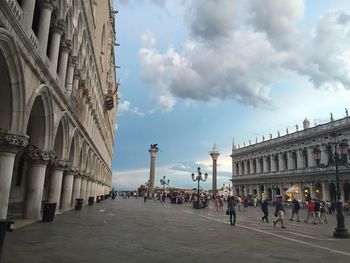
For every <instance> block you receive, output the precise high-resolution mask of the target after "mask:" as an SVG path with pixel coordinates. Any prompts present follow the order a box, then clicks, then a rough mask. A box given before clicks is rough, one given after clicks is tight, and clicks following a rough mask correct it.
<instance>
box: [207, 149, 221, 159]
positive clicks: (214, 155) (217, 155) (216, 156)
mask: <svg viewBox="0 0 350 263" xmlns="http://www.w3.org/2000/svg"><path fill="white" fill-rule="evenodd" d="M209 154H210V156H211V158H212V159H213V161H216V160H217V159H218V158H219V155H220V153H219V152H217V151H215V152H214V151H212V152H210V153H209Z"/></svg>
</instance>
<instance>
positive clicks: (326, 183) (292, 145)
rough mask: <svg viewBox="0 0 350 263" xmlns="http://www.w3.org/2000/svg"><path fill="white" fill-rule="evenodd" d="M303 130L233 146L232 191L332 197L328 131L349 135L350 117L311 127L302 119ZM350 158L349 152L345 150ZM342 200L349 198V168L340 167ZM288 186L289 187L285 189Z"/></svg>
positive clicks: (333, 186) (333, 179) (333, 181)
mask: <svg viewBox="0 0 350 263" xmlns="http://www.w3.org/2000/svg"><path fill="white" fill-rule="evenodd" d="M303 124H304V125H303V130H300V131H295V132H293V133H290V134H288V133H287V134H286V135H284V136H278V137H277V138H272V136H271V135H270V139H269V140H263V141H262V142H260V143H255V144H252V145H249V146H245V147H241V148H236V147H233V150H232V154H231V157H232V182H233V190H234V194H237V195H241V196H243V195H245V196H247V195H256V196H258V198H259V199H260V198H267V199H269V200H274V199H275V196H276V195H281V196H282V197H283V199H284V200H287V199H289V197H291V196H289V197H288V195H287V194H286V191H287V192H290V193H292V194H293V195H294V196H295V197H296V198H297V199H299V200H301V201H305V199H306V198H319V199H320V200H325V201H326V200H335V194H336V176H335V167H334V165H328V164H329V162H330V157H331V156H332V155H331V153H332V152H333V148H332V146H331V145H330V144H329V142H330V141H331V138H330V137H331V136H330V135H331V134H332V133H335V132H336V133H338V134H341V135H340V136H339V138H340V139H342V140H343V139H347V140H349V139H350V117H348V116H347V117H345V118H342V119H339V120H333V118H332V119H331V121H330V122H328V123H325V124H321V125H317V126H315V127H310V123H309V121H308V120H307V119H305V120H304V123H303ZM315 149H317V151H318V152H320V155H321V156H320V157H321V159H320V161H316V160H317V158H316V159H315V158H314V150H315ZM348 158H349V154H348ZM339 175H340V176H339V178H340V191H341V197H342V201H344V200H346V201H349V200H350V169H348V168H346V167H345V166H340V167H339ZM288 190H289V191H288Z"/></svg>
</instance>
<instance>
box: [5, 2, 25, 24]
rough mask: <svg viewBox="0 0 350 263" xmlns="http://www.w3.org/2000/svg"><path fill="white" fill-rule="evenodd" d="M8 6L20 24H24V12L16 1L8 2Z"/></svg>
mask: <svg viewBox="0 0 350 263" xmlns="http://www.w3.org/2000/svg"><path fill="white" fill-rule="evenodd" d="M6 2H7V4H8V5H9V7H10V8H11V10H12V12H13V14H14V15H15V17H16V18H17V20H18V22H20V23H22V21H23V11H22V9H21V7H20V6H19V4H18V3H17V1H16V0H6Z"/></svg>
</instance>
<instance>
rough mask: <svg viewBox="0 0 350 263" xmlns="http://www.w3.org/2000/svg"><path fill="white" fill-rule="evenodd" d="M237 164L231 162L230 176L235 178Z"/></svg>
mask: <svg viewBox="0 0 350 263" xmlns="http://www.w3.org/2000/svg"><path fill="white" fill-rule="evenodd" d="M237 172H238V171H237V162H232V175H233V176H237Z"/></svg>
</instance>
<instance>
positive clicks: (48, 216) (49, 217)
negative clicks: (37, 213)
mask: <svg viewBox="0 0 350 263" xmlns="http://www.w3.org/2000/svg"><path fill="white" fill-rule="evenodd" d="M56 205H57V203H45V204H44V210H43V219H42V222H45V223H48V222H52V221H53V220H54V218H55V213H56Z"/></svg>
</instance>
